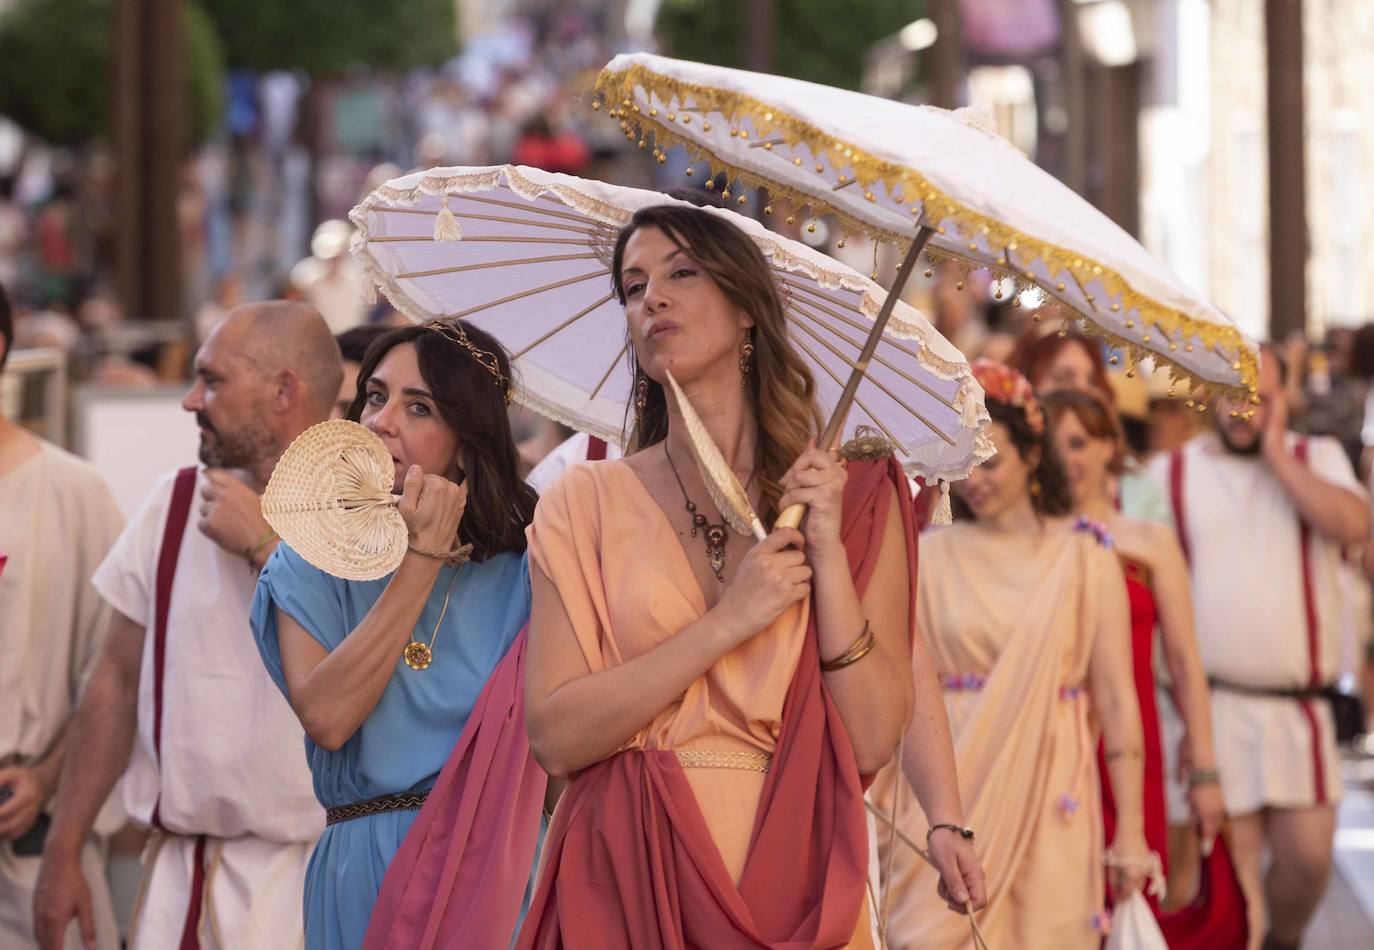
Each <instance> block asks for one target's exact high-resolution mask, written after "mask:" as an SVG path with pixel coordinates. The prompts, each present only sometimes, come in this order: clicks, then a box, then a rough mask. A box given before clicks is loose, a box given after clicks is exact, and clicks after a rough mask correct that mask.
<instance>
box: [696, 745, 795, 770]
mask: <svg viewBox="0 0 1374 950" xmlns="http://www.w3.org/2000/svg"><path fill="white" fill-rule="evenodd" d="M677 760H678V762H679V763H680V764H681V765H682V767H683V768H684V769H743V770H745V771H746V772H767V771H768V765H769V763H770V762H772V761H773V757H772V756H771V755H769V754H768V753H767V752H712V751H709V750H706V749H678V750H677Z"/></svg>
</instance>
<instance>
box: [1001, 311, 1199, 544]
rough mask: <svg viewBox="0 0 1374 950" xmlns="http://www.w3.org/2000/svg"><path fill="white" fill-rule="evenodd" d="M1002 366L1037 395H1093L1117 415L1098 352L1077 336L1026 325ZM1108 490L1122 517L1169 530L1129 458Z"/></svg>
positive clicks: (1151, 488)
mask: <svg viewBox="0 0 1374 950" xmlns="http://www.w3.org/2000/svg"><path fill="white" fill-rule="evenodd" d="M1008 364H1009V365H1010V366H1011V367H1012V368H1013V369H1016V370H1019V371H1020V372H1022V373H1024V374H1025V376H1026V378H1027V379H1029V380H1030V383H1031V385H1032V386H1033V387H1035V392H1036V394H1037V395H1040V396H1048V395H1049V394H1050V393H1054V392H1058V391H1060V390H1063V389H1083V390H1087V391H1088V392H1093V393H1096V394H1097V395H1098V396H1099V397H1101V398H1102V399H1103V400H1105V401H1106V403H1107V405H1109V406H1111V407H1112V411H1113V412H1116V411H1118V410H1117V405H1116V392H1115V390H1114V389H1113V388H1112V384H1111V381H1110V379H1109V378H1108V375H1107V363H1106V361H1105V360H1104V359H1103V358H1102V348H1101V346H1100V345H1099V344H1097V343H1095V342H1094V341H1093V340H1092V339H1091V338H1089V337H1088V336H1087V335H1086V334H1085V333H1083V331H1081V330H1076V329H1069V328H1065V329H1061V330H1058V331H1051V332H1046V331H1045V328H1043V327H1041V326H1039V325H1038V324H1032V325H1031V326H1029V327H1027V328H1026V330H1025V331H1024V332H1023V333H1022V335H1021V339H1020V340H1018V341H1017V344H1016V349H1015V350H1014V351H1013V352H1012V356H1011V359H1010V360H1008ZM1110 487H1111V492H1112V498H1113V503H1114V504H1115V505H1117V506H1118V507H1119V508H1120V510H1121V513H1122V514H1124V515H1125V516H1126V517H1128V518H1138V519H1141V520H1144V521H1158V522H1161V523H1163V524H1172V518H1171V516H1170V513H1169V506H1168V505H1167V504H1166V503H1165V500H1164V496H1163V494H1162V493H1161V492H1160V490H1159V488H1158V487H1157V486H1156V485H1155V484H1154V483H1153V482H1152V481H1151V480H1150V478H1149V476H1148V475H1146V474H1145V470H1144V469H1143V468H1142V467H1141V465H1140V463H1139V461H1138V460H1137V459H1135V458H1134V457H1131V456H1127V458H1126V460H1125V463H1124V464H1123V466H1122V469H1121V472H1120V474H1118V475H1113V476H1112V484H1111V486H1110Z"/></svg>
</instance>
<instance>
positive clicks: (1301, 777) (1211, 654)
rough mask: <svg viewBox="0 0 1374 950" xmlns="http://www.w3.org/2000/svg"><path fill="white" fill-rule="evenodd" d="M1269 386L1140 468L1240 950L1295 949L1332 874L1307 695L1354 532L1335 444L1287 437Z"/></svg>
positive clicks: (1326, 775) (1362, 510) (1284, 410)
mask: <svg viewBox="0 0 1374 950" xmlns="http://www.w3.org/2000/svg"><path fill="white" fill-rule="evenodd" d="M1282 376H1283V368H1282V364H1281V363H1280V361H1279V359H1278V358H1277V357H1276V356H1275V354H1274V353H1273V352H1272V351H1270V350H1268V349H1266V350H1265V352H1264V357H1263V360H1262V365H1261V369H1260V382H1259V395H1260V400H1261V402H1260V405H1259V406H1258V407H1257V408H1256V411H1255V413H1254V416H1253V418H1252V419H1250V420H1249V421H1246V420H1245V418H1244V411H1245V409H1246V407H1245V406H1244V405H1243V404H1230V403H1228V402H1226V401H1223V402H1222V403H1221V405H1220V407H1219V408H1218V412H1217V425H1216V431H1215V432H1214V433H1207V434H1204V435H1201V436H1198V437H1197V438H1195V439H1193V440H1192V441H1190V442H1189V443H1187V444H1186V445H1185V446H1184V447H1183V448H1182V449H1180V450H1178V451H1177V452H1175V453H1173V454H1172V455H1169V456H1162V457H1160V458H1158V459H1156V460H1155V461H1154V462H1153V463H1152V466H1151V473H1152V475H1153V476H1154V477H1155V478H1156V479H1158V481H1159V482H1160V484H1161V486H1162V487H1163V488H1164V490H1165V493H1166V495H1167V496H1168V497H1169V498H1170V499H1171V501H1172V503H1173V506H1174V513H1175V522H1176V525H1175V527H1176V528H1177V530H1178V532H1179V539H1180V541H1181V543H1182V545H1183V549H1184V551H1185V553H1186V554H1187V555H1188V557H1189V561H1190V563H1191V567H1192V577H1193V590H1194V605H1195V607H1194V609H1195V612H1196V615H1197V631H1198V640H1199V645H1200V647H1201V651H1202V660H1203V665H1204V666H1205V667H1206V669H1207V674H1208V678H1209V680H1210V682H1211V685H1212V714H1213V719H1214V723H1215V729H1216V744H1217V759H1218V766H1219V768H1220V772H1221V776H1220V777H1221V783H1222V791H1223V793H1224V794H1225V797H1226V804H1227V809H1228V811H1229V812H1230V814H1231V831H1232V837H1231V852H1232V856H1233V858H1234V860H1235V863H1236V871H1237V875H1238V876H1239V878H1240V882H1241V886H1242V887H1243V888H1244V890H1245V892H1246V899H1247V901H1248V903H1249V906H1250V911H1251V913H1250V920H1251V927H1250V931H1251V946H1252V947H1254V946H1260V945H1261V941H1263V946H1264V947H1265V948H1273V950H1279V948H1285V947H1297V946H1299V944H1300V942H1301V940H1302V935H1303V932H1304V930H1305V929H1306V928H1307V925H1308V923H1309V922H1310V921H1311V918H1312V914H1313V913H1314V912H1315V910H1316V908H1317V904H1318V903H1319V901H1320V900H1321V896H1322V893H1323V891H1324V890H1325V888H1326V882H1327V878H1328V876H1329V875H1330V871H1331V850H1332V839H1333V835H1334V832H1335V804H1336V802H1337V801H1338V800H1339V799H1340V795H1341V776H1340V761H1339V758H1338V756H1337V752H1336V742H1335V733H1334V728H1333V723H1332V718H1331V711H1330V707H1329V704H1328V703H1327V702H1326V700H1325V699H1324V698H1323V697H1322V695H1321V693H1322V690H1323V688H1324V687H1326V686H1328V685H1329V684H1330V683H1331V681H1332V680H1333V679H1334V678H1335V675H1336V672H1337V669H1338V662H1339V658H1338V645H1339V642H1340V628H1341V621H1342V612H1341V595H1340V577H1339V565H1340V559H1341V548H1342V546H1344V545H1347V544H1353V543H1357V542H1359V541H1361V540H1363V539H1364V538H1365V537H1366V535H1367V532H1368V530H1369V505H1368V501H1367V497H1366V495H1365V492H1364V489H1363V487H1362V486H1361V485H1360V483H1359V481H1358V479H1356V477H1355V473H1354V470H1353V468H1352V466H1351V464H1350V461H1349V459H1348V458H1347V457H1346V456H1345V454H1344V451H1343V450H1342V448H1341V446H1340V444H1339V443H1337V442H1336V440H1335V439H1328V438H1308V437H1306V436H1300V435H1297V434H1295V433H1292V432H1289V431H1288V407H1287V402H1286V399H1285V396H1284V392H1283V385H1282ZM1232 411H1237V412H1238V415H1237V416H1235V417H1233V416H1232V415H1231V413H1232ZM1209 779H1210V780H1214V779H1215V776H1208V775H1194V776H1192V777H1191V780H1192V781H1207V780H1209ZM1266 846H1267V848H1268V851H1269V855H1270V863H1269V867H1268V870H1267V872H1265V871H1264V870H1263V869H1262V857H1263V854H1264V852H1265V850H1266Z"/></svg>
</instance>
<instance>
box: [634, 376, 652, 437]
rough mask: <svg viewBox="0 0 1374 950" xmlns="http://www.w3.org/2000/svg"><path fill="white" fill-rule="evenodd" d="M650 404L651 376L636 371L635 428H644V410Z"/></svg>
mask: <svg viewBox="0 0 1374 950" xmlns="http://www.w3.org/2000/svg"><path fill="white" fill-rule="evenodd" d="M648 405H649V378H648V377H647V376H645V375H644V374H643V373H635V428H636V429H640V430H643V428H644V410H645V409H646V408H647V407H648Z"/></svg>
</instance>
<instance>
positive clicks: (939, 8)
mask: <svg viewBox="0 0 1374 950" xmlns="http://www.w3.org/2000/svg"><path fill="white" fill-rule="evenodd" d="M958 6H959V5H958V3H957V0H929V2H928V4H927V11H928V12H929V14H930V18H931V19H932V20H934V21H935V45H934V46H932V47H931V48H930V92H931V105H935V106H939V107H940V108H942V109H955V108H958V106H959V85H960V83H962V82H963V77H964V64H963V55H962V49H961V36H960V33H961V31H960V29H959V8H958Z"/></svg>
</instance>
